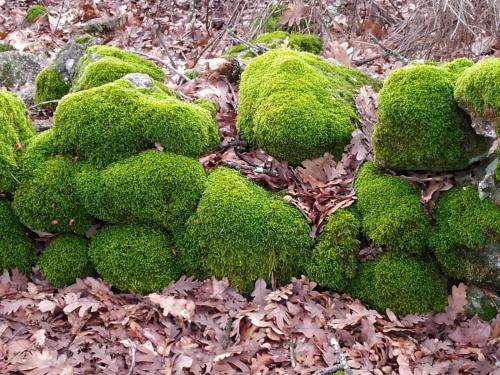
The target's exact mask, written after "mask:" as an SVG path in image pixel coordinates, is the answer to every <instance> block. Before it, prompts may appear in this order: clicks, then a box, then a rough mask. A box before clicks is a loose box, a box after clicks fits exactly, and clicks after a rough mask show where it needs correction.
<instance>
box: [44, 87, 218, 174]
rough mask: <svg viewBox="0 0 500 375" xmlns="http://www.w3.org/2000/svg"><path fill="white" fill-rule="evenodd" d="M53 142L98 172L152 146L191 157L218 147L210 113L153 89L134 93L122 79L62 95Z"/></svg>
mask: <svg viewBox="0 0 500 375" xmlns="http://www.w3.org/2000/svg"><path fill="white" fill-rule="evenodd" d="M54 137H55V140H56V145H57V147H58V148H60V149H61V150H65V151H67V152H75V153H76V154H78V155H79V156H81V157H84V158H86V159H88V160H89V161H91V162H92V163H94V164H95V165H97V166H100V167H102V166H106V165H108V164H110V163H111V162H114V161H118V160H121V159H124V158H127V157H129V156H132V155H134V154H136V153H138V152H140V151H143V150H146V149H148V148H152V147H153V144H154V143H155V142H159V143H160V144H161V145H162V146H163V147H164V148H165V151H169V152H173V153H176V154H181V155H186V156H193V157H195V156H199V155H201V154H203V153H205V152H207V151H208V150H210V149H211V148H213V147H215V146H216V145H217V144H218V142H219V136H218V129H217V125H216V123H215V119H214V118H213V117H212V115H211V113H210V111H208V110H206V109H204V108H202V107H200V106H198V105H195V104H191V103H186V102H183V101H181V100H179V99H177V98H175V97H173V96H171V95H169V94H168V93H166V92H165V91H163V90H162V89H160V88H158V87H157V86H154V87H151V88H137V87H136V86H134V85H133V84H132V83H131V82H129V81H128V80H125V79H120V80H117V81H115V82H113V83H109V84H106V85H103V86H100V87H96V88H93V89H89V90H85V91H81V92H77V93H72V94H69V95H66V96H65V97H64V98H63V99H62V100H61V101H60V102H59V105H58V106H57V110H56V112H55V114H54Z"/></svg>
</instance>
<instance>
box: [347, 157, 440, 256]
mask: <svg viewBox="0 0 500 375" xmlns="http://www.w3.org/2000/svg"><path fill="white" fill-rule="evenodd" d="M354 187H355V190H356V195H357V197H358V204H357V207H358V209H359V211H360V212H361V215H362V228H363V232H364V233H365V234H366V236H367V237H368V238H370V239H371V240H372V241H373V242H374V244H375V245H376V246H383V245H385V246H388V247H389V248H390V249H393V250H395V251H400V252H405V253H415V254H418V253H422V252H423V251H424V250H425V249H426V247H427V244H428V237H429V233H430V224H429V220H428V218H427V215H426V214H425V211H424V207H423V205H422V204H421V203H420V199H419V195H418V192H417V191H416V190H415V189H414V187H413V186H412V185H411V184H410V183H409V182H407V181H404V180H402V179H401V178H399V177H392V176H385V175H384V174H383V173H382V172H381V171H378V170H377V168H376V167H375V166H374V164H373V163H372V162H367V163H365V164H363V165H362V167H361V168H360V169H359V171H358V174H357V177H356V181H355V184H354Z"/></svg>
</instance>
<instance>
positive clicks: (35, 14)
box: [24, 4, 47, 23]
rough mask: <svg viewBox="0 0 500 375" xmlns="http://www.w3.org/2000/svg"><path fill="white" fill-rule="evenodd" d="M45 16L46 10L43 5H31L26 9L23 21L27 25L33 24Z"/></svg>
mask: <svg viewBox="0 0 500 375" xmlns="http://www.w3.org/2000/svg"><path fill="white" fill-rule="evenodd" d="M45 14H47V8H45V7H44V6H43V5H39V4H36V5H31V6H30V7H29V8H28V11H27V12H26V16H25V17H24V19H25V20H26V22H28V23H34V22H36V21H38V20H39V19H40V18H41V17H43V16H44V15H45Z"/></svg>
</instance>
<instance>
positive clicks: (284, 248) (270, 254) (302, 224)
mask: <svg viewBox="0 0 500 375" xmlns="http://www.w3.org/2000/svg"><path fill="white" fill-rule="evenodd" d="M310 245H311V239H310V238H309V226H308V224H307V222H306V220H305V219H304V218H303V217H302V215H301V214H300V212H299V211H298V210H297V209H296V208H295V207H293V206H291V205H289V204H287V203H285V202H284V201H283V200H282V199H279V198H277V197H275V196H273V195H271V194H270V193H268V192H266V191H264V190H263V189H261V188H260V187H258V186H257V185H255V184H254V183H252V182H250V181H247V180H246V179H245V178H244V177H242V176H240V175H239V173H238V172H237V171H233V170H229V169H226V168H219V169H216V170H215V171H214V172H212V173H211V174H210V175H209V178H208V187H207V189H206V190H205V192H204V193H203V196H202V199H201V201H200V204H199V205H198V209H197V211H196V213H195V215H194V216H192V217H191V218H190V219H189V221H188V228H187V230H186V231H185V233H183V234H182V235H181V236H180V237H178V238H177V239H176V246H177V256H178V260H179V262H180V268H181V269H183V270H185V271H187V273H188V274H193V275H195V276H197V277H201V278H206V277H209V276H216V277H227V278H228V279H229V280H230V282H231V285H232V286H233V287H235V288H237V289H238V290H240V291H242V292H243V293H250V292H251V291H252V289H253V286H254V282H255V280H256V279H257V278H259V277H261V278H264V279H265V280H267V281H270V279H271V274H272V272H275V273H276V276H277V279H278V281H279V282H281V283H285V282H288V281H289V280H290V277H292V276H299V275H300V274H301V272H302V271H303V269H304V264H305V260H306V259H307V257H308V255H309V254H310Z"/></svg>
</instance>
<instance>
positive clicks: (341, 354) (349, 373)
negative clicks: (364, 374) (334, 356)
mask: <svg viewBox="0 0 500 375" xmlns="http://www.w3.org/2000/svg"><path fill="white" fill-rule="evenodd" d="M330 345H332V346H333V348H334V349H335V351H336V352H337V353H338V355H339V360H340V365H341V366H342V369H343V370H344V374H345V375H352V371H351V368H350V367H349V365H348V364H347V359H346V358H345V355H344V352H343V351H342V349H341V348H340V345H339V342H338V341H337V339H336V338H335V337H334V336H332V338H331V339H330Z"/></svg>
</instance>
